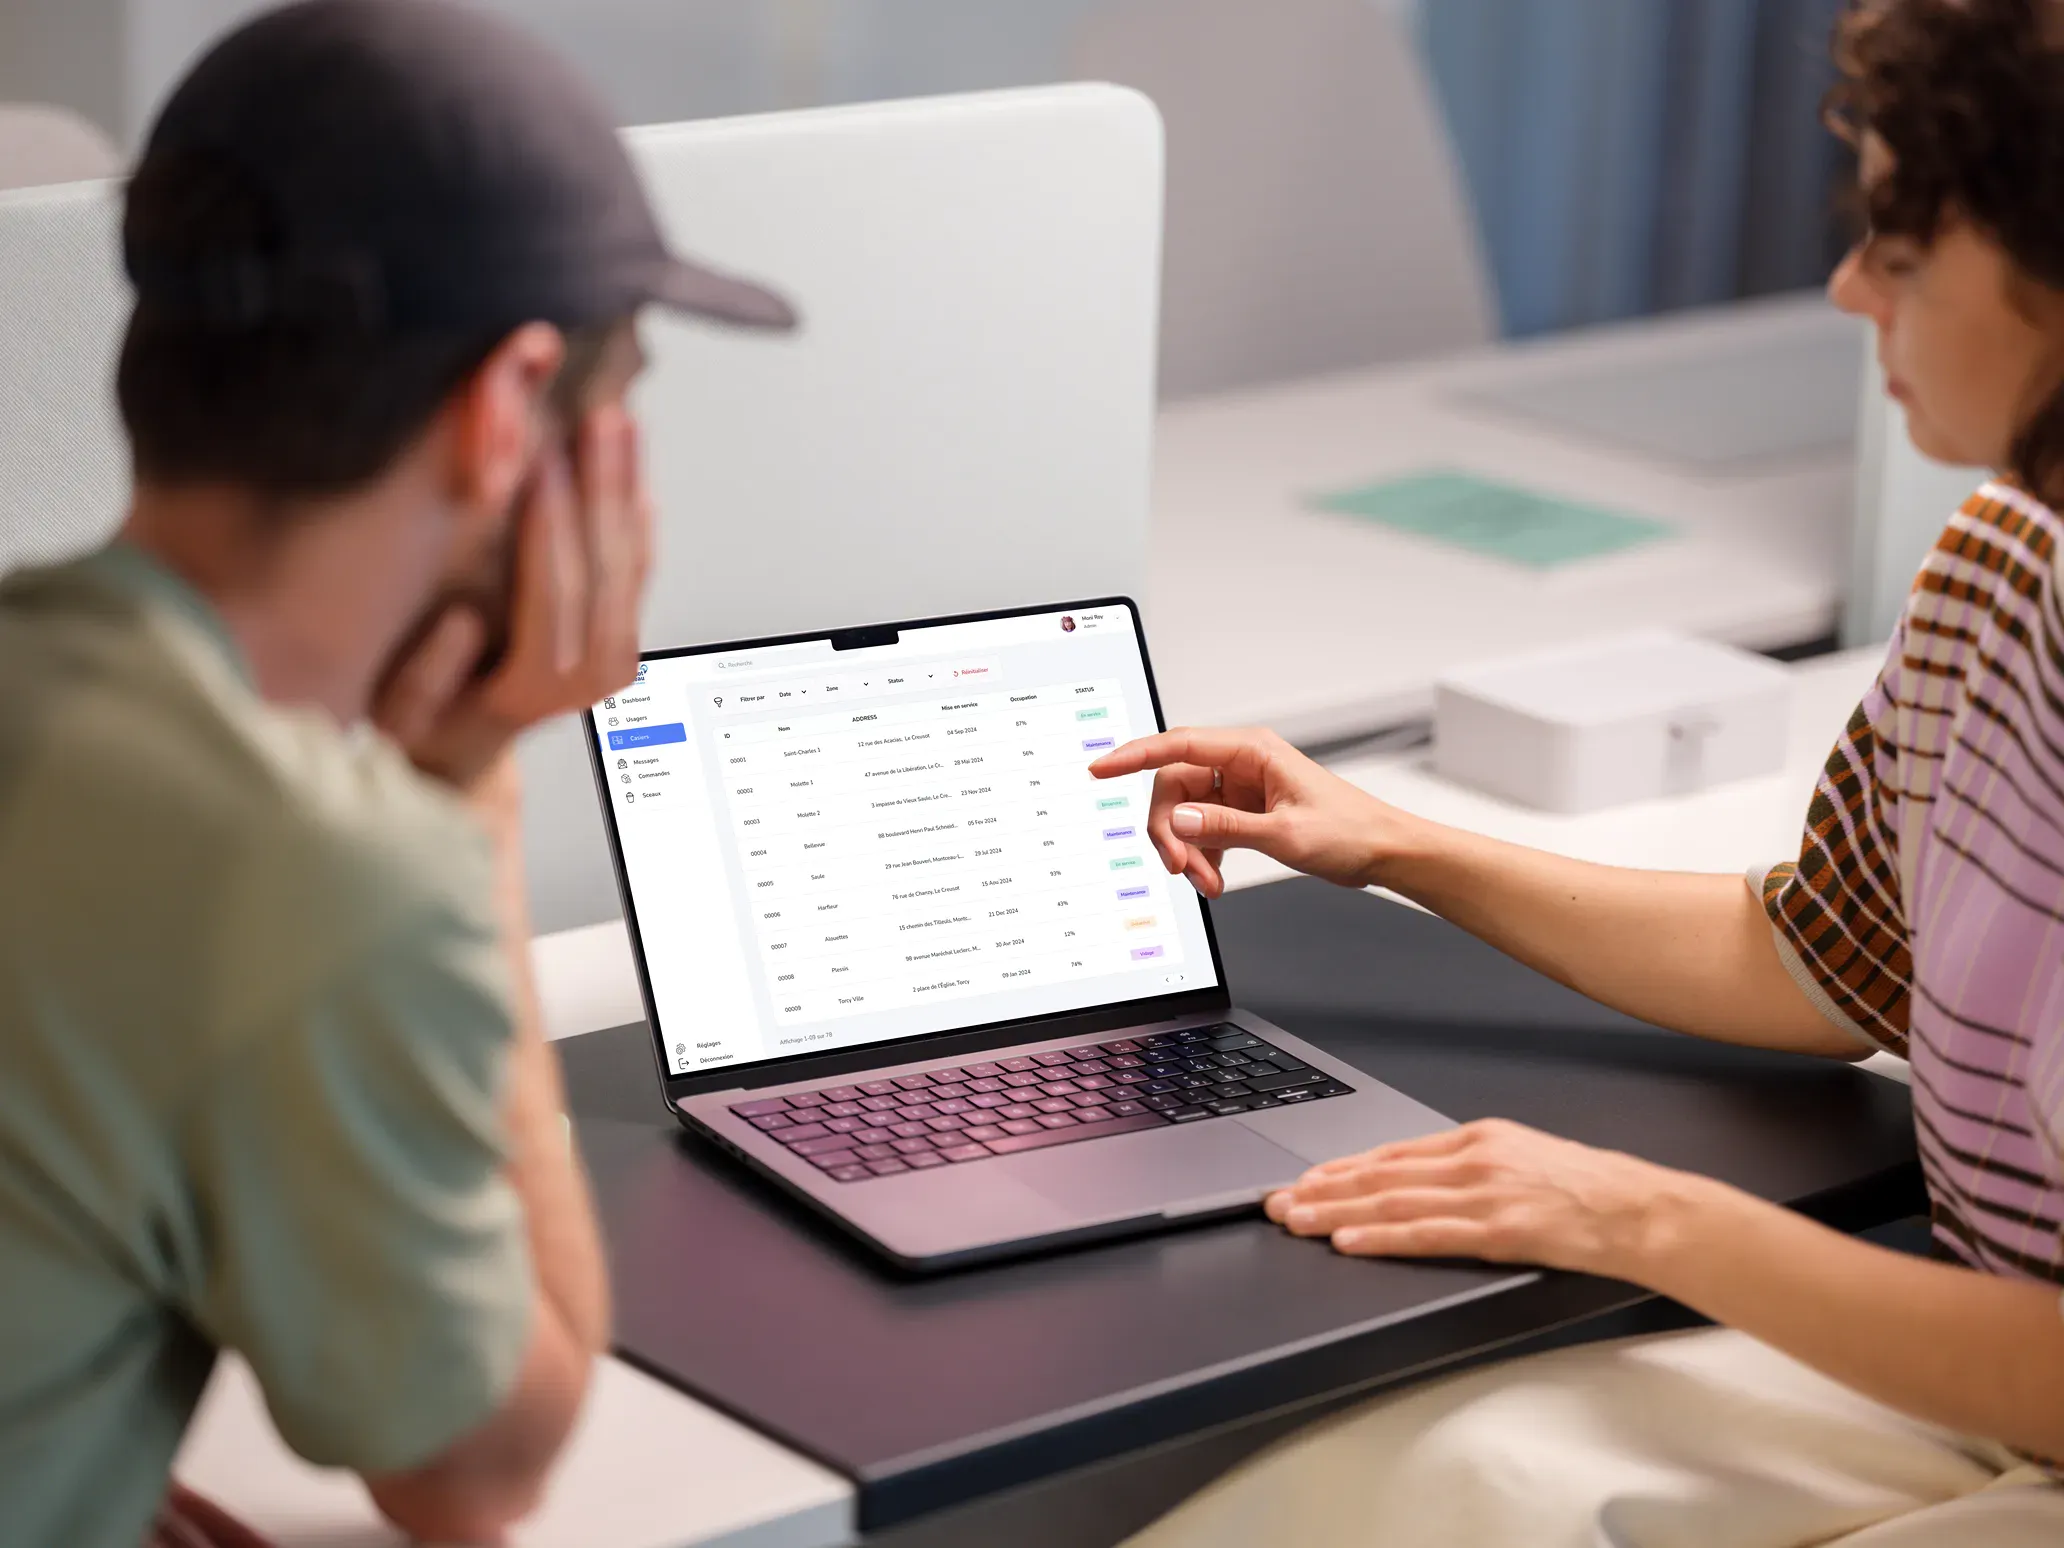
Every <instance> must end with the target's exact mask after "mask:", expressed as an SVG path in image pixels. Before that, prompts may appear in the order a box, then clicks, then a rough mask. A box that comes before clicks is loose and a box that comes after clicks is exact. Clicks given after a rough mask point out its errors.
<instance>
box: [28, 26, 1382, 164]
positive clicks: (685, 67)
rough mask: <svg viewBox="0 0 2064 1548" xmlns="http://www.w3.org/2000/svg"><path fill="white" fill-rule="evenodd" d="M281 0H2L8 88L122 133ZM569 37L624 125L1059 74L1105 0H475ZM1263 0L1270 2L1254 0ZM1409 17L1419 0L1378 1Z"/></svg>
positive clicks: (562, 43) (567, 43)
mask: <svg viewBox="0 0 2064 1548" xmlns="http://www.w3.org/2000/svg"><path fill="white" fill-rule="evenodd" d="M271 3H273V0H46V3H37V0H28V3H26V4H24V3H22V0H0V99H15V98H28V99H39V100H44V101H52V102H60V103H63V104H64V105H66V106H68V107H72V108H75V109H77V110H78V111H80V112H82V113H84V114H85V115H86V116H87V117H89V118H91V119H93V120H94V121H96V122H97V123H99V124H101V125H102V126H103V127H105V128H106V129H108V131H109V132H110V133H112V134H114V135H115V136H116V138H117V139H119V140H120V141H122V142H123V143H124V144H126V145H134V144H135V143H136V142H137V141H138V140H139V139H141V137H142V135H143V132H144V130H145V129H146V128H147V127H148V124H149V120H150V115H151V112H152V110H153V108H154V107H155V105H156V103H157V102H158V100H159V99H160V98H161V97H162V96H163V94H164V92H165V91H166V90H167V89H168V88H169V87H170V85H171V84H172V83H173V82H174V81H176V80H177V79H178V78H179V76H180V75H181V74H182V73H183V72H184V71H185V69H186V67H187V65H188V64H189V63H191V62H192V60H193V59H194V57H195V56H196V55H197V54H198V53H199V52H200V51H201V50H202V49H203V48H205V47H206V46H207V44H208V43H209V42H210V41H211V40H212V39H213V38H215V37H216V36H218V35H219V34H220V33H221V32H223V31H224V30H225V29H227V28H228V27H230V26H232V25H233V24H235V23H236V22H238V21H240V20H242V19H243V18H244V17H246V16H249V15H251V14H253V13H254V12H257V11H260V10H263V9H265V8H266V6H267V5H269V4H271ZM476 3H479V4H484V5H487V6H488V7H489V8H491V9H494V10H497V11H500V12H501V13H503V14H504V15H507V16H510V17H512V18H514V19H516V20H518V21H521V22H522V23H524V24H525V25H526V26H529V27H530V28H532V29H533V30H535V31H537V32H538V33H540V34H541V35H543V36H544V37H546V38H548V39H549V40H550V41H551V42H553V43H554V44H555V45H557V46H558V47H559V48H561V49H563V50H564V51H565V52H566V53H567V54H568V55H569V56H570V57H571V58H573V59H574V60H575V61H576V62H577V63H579V64H580V66H581V67H582V68H583V69H585V70H586V71H587V72H588V74H589V75H590V76H591V77H593V79H594V80H595V81H596V82H597V84H598V85H599V86H600V87H601V89H602V91H603V93H604V94H605V95H606V96H607V98H608V99H609V102H610V104H611V106H612V108H613V109H614V110H615V113H616V117H617V121H618V122H619V123H623V124H649V123H672V122H677V121H679V120H682V119H688V118H709V117H716V116H720V115H725V114H733V113H747V112H757V111H762V110H765V109H770V108H782V107H802V106H808V105H811V104H815V103H830V102H853V101H866V100H875V99H880V98H885V97H905V96H922V95H928V94H931V93H936V92H946V91H969V90H976V89H979V88H985V87H992V86H1014V85H1029V84H1032V83H1035V82H1041V81H1051V80H1059V79H1063V78H1065V76H1066V75H1067V73H1068V72H1067V67H1066V62H1067V58H1068V52H1069V47H1070V44H1071V42H1072V39H1073V37H1074V33H1075V29H1076V28H1077V27H1078V26H1079V25H1080V23H1081V21H1082V19H1083V18H1084V17H1086V16H1087V15H1089V14H1090V13H1091V12H1092V11H1093V10H1095V9H1096V8H1097V7H1098V6H1099V5H1102V4H1107V3H1110V0H476ZM1257 3H1266V0H1257ZM1370 3H1371V4H1373V5H1376V6H1378V7H1379V8H1381V9H1383V10H1386V11H1389V12H1392V13H1394V14H1395V15H1397V16H1399V17H1400V18H1403V19H1406V20H1409V19H1410V18H1411V17H1413V16H1414V15H1416V13H1417V11H1418V9H1419V4H1420V0H1370Z"/></svg>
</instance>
